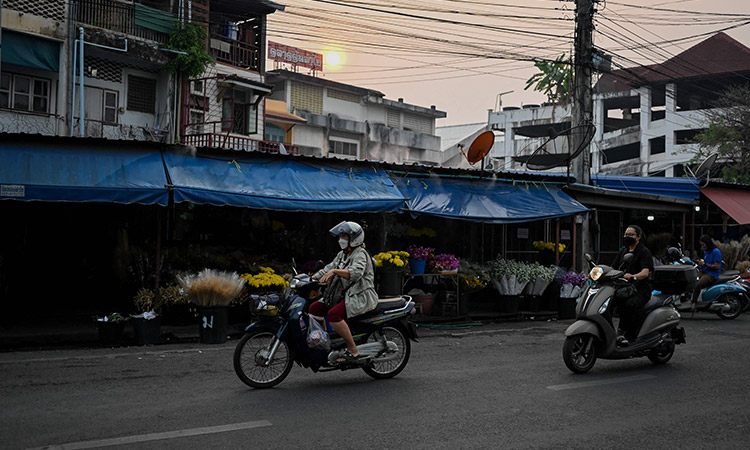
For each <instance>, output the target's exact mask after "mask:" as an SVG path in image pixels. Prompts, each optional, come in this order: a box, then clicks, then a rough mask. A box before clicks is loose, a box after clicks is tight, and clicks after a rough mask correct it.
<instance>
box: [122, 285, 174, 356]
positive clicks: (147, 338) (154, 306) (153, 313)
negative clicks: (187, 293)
mask: <svg viewBox="0 0 750 450" xmlns="http://www.w3.org/2000/svg"><path fill="white" fill-rule="evenodd" d="M184 301H185V297H184V294H183V293H182V292H181V291H180V288H179V287H177V286H165V287H161V288H159V295H158V296H157V295H156V292H154V291H153V290H151V289H145V288H143V289H140V290H139V291H138V292H137V293H136V294H135V297H134V298H133V304H134V305H135V308H136V310H137V311H138V313H137V314H134V315H132V316H130V319H131V322H132V324H133V335H134V336H135V343H136V345H150V344H157V343H158V342H159V341H160V339H161V319H162V314H163V313H164V311H165V309H166V308H167V306H168V305H171V304H175V303H182V302H184Z"/></svg>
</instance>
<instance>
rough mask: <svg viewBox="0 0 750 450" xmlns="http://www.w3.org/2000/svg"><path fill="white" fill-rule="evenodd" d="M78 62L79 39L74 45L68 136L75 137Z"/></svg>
mask: <svg viewBox="0 0 750 450" xmlns="http://www.w3.org/2000/svg"><path fill="white" fill-rule="evenodd" d="M77 62H78V39H76V40H75V42H74V43H73V68H72V69H71V71H72V72H73V75H72V76H71V80H72V83H73V91H72V93H71V94H70V130H69V131H68V136H73V126H74V125H75V115H76V100H75V98H76V63H77Z"/></svg>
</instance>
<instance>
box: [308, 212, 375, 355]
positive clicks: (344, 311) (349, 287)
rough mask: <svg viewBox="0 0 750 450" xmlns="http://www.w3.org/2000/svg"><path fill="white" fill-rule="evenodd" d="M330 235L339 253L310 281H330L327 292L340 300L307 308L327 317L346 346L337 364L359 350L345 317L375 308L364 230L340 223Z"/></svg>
mask: <svg viewBox="0 0 750 450" xmlns="http://www.w3.org/2000/svg"><path fill="white" fill-rule="evenodd" d="M330 233H331V234H332V235H334V236H336V237H338V238H339V246H340V247H341V251H340V252H339V253H338V254H337V255H336V257H335V258H334V259H333V261H332V262H331V263H330V264H328V265H327V266H325V267H323V268H322V269H321V270H319V271H318V272H316V273H315V274H314V275H313V276H312V278H313V280H316V279H317V280H320V281H321V283H328V282H330V284H329V286H328V289H331V290H332V291H333V292H334V293H335V294H336V295H337V296H340V297H341V298H336V299H334V300H333V301H332V302H329V304H326V303H323V302H321V301H317V302H314V303H313V304H311V305H310V309H309V312H310V314H311V315H312V316H316V317H319V318H322V317H323V316H328V322H329V323H330V324H331V327H332V328H333V329H334V331H336V333H338V335H339V336H341V337H342V338H343V339H344V342H345V343H346V351H345V352H344V354H343V355H342V356H341V359H340V360H339V362H353V361H356V360H357V359H358V358H359V349H357V344H355V343H354V338H353V337H352V332H351V330H349V325H348V324H347V323H346V318H347V317H349V318H350V317H354V316H358V315H360V314H364V313H366V312H368V311H372V310H373V309H375V307H377V306H378V294H377V292H375V267H374V265H373V262H372V257H371V256H370V254H369V253H368V252H367V250H365V249H364V242H365V231H364V230H363V229H362V227H361V226H360V225H359V224H358V223H356V222H346V221H344V222H341V223H340V224H338V225H336V226H335V227H333V228H331V230H330ZM335 277H338V278H339V280H336V279H335ZM337 281H340V282H341V286H340V288H341V289H337V288H335V286H334V285H335V284H336V282H337ZM326 294H327V295H328V294H329V292H328V291H327V293H326Z"/></svg>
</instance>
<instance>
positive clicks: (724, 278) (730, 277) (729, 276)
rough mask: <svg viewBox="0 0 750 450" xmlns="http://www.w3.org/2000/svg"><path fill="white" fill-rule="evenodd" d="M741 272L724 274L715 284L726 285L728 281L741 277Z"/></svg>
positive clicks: (735, 271)
mask: <svg viewBox="0 0 750 450" xmlns="http://www.w3.org/2000/svg"><path fill="white" fill-rule="evenodd" d="M739 274H740V273H739V271H737V270H727V271H726V272H723V273H722V274H721V275H719V279H718V280H716V281H715V282H714V283H713V284H719V283H726V282H727V281H732V280H734V279H735V278H737V276H739Z"/></svg>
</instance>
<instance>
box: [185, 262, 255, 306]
mask: <svg viewBox="0 0 750 450" xmlns="http://www.w3.org/2000/svg"><path fill="white" fill-rule="evenodd" d="M177 280H178V281H179V283H180V286H181V287H182V289H183V290H184V292H185V295H186V296H187V299H188V301H190V303H193V304H195V305H196V306H227V305H229V303H230V302H231V301H232V300H234V299H235V298H236V297H237V296H238V295H240V293H241V292H242V288H243V287H245V280H243V279H242V278H240V276H239V275H237V273H235V272H221V271H218V270H213V269H204V270H202V271H201V272H199V273H198V274H197V275H187V276H178V277H177Z"/></svg>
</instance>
